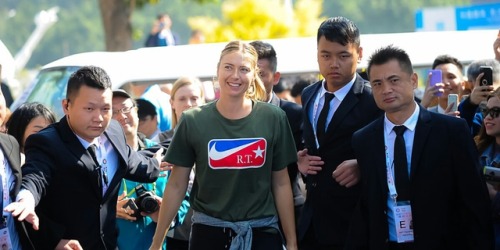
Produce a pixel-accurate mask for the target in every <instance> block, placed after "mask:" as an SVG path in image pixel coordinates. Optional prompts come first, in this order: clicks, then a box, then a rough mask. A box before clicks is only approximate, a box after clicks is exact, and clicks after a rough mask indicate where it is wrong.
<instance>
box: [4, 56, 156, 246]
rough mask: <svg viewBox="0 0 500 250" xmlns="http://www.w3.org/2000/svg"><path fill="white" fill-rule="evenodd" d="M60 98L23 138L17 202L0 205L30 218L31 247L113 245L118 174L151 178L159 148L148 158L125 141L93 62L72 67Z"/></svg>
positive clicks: (103, 80) (102, 78) (108, 92)
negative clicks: (52, 119)
mask: <svg viewBox="0 0 500 250" xmlns="http://www.w3.org/2000/svg"><path fill="white" fill-rule="evenodd" d="M62 105H63V109H64V112H65V116H64V117H63V118H62V119H61V120H60V121H59V122H57V123H55V124H53V125H51V126H49V127H48V128H46V129H44V130H42V131H40V132H39V133H37V134H34V135H31V136H30V137H29V138H28V140H27V141H26V145H25V153H26V163H25V165H24V166H23V168H22V172H23V179H22V190H21V191H20V193H19V194H18V196H17V199H18V200H19V202H14V203H12V204H10V205H9V206H8V207H7V208H6V210H7V211H10V212H12V214H13V215H14V216H19V218H18V219H19V220H26V221H28V222H30V223H31V224H33V229H35V231H32V232H31V233H30V236H32V239H33V243H34V244H35V246H36V247H39V248H43V249H54V248H56V249H63V248H64V249H82V248H83V249H115V248H116V237H117V233H118V232H117V230H116V225H115V224H116V223H115V222H116V221H115V220H116V202H117V196H118V189H119V186H120V183H121V181H122V178H127V179H130V180H133V181H137V182H153V181H155V180H156V178H157V177H158V175H159V172H160V169H159V162H160V154H161V150H159V151H158V152H157V153H156V154H155V158H149V157H145V156H143V155H141V154H139V153H137V152H135V151H134V150H131V149H130V147H128V146H127V144H126V141H125V136H124V133H123V130H122V128H121V126H120V125H119V124H118V123H117V122H116V121H111V116H112V109H111V106H112V90H111V82H110V79H109V77H108V75H107V74H106V72H104V70H103V69H101V68H98V67H93V66H89V67H82V68H81V69H79V70H78V71H76V72H75V73H73V74H72V75H71V77H70V79H69V81H68V88H67V93H66V99H65V100H63V102H62ZM35 205H36V213H35ZM38 216H39V217H38ZM39 218H40V219H39ZM38 220H40V227H39V226H38ZM30 229H31V228H30Z"/></svg>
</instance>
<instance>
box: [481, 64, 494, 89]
mask: <svg viewBox="0 0 500 250" xmlns="http://www.w3.org/2000/svg"><path fill="white" fill-rule="evenodd" d="M479 73H484V75H483V77H482V78H481V80H480V82H479V85H480V86H487V85H489V86H491V85H493V68H492V67H490V66H481V67H479Z"/></svg>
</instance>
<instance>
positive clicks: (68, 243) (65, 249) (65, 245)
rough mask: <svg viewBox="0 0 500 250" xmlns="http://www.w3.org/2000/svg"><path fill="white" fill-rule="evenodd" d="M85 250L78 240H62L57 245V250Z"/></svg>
mask: <svg viewBox="0 0 500 250" xmlns="http://www.w3.org/2000/svg"><path fill="white" fill-rule="evenodd" d="M73 249H74V250H83V247H82V246H81V245H80V242H78V240H66V239H61V240H60V241H59V243H58V244H57V246H56V248H55V250H73Z"/></svg>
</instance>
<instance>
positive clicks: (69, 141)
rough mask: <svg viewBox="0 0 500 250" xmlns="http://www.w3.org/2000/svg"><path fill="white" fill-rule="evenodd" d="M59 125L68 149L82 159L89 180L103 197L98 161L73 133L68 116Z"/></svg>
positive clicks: (97, 193)
mask: <svg viewBox="0 0 500 250" xmlns="http://www.w3.org/2000/svg"><path fill="white" fill-rule="evenodd" d="M57 126H58V127H59V131H60V132H59V133H60V134H61V138H62V140H63V141H64V142H65V144H66V147H67V148H68V150H67V151H68V152H71V153H72V154H73V156H74V157H75V158H77V159H80V161H81V162H82V163H83V164H84V165H85V167H86V168H87V170H88V172H89V176H88V177H89V181H90V183H91V184H92V187H93V189H94V192H95V194H96V195H97V196H98V197H102V191H101V189H100V188H99V183H98V181H100V180H99V179H98V175H97V172H96V170H95V169H96V167H97V166H96V163H95V162H94V160H93V159H92V157H91V156H90V154H89V153H88V152H87V149H86V148H83V145H82V143H81V142H80V141H79V140H78V138H77V137H76V135H75V133H73V131H72V130H71V128H70V127H69V125H68V120H67V119H66V116H65V117H63V118H62V119H61V120H60V121H59V124H58V125H57Z"/></svg>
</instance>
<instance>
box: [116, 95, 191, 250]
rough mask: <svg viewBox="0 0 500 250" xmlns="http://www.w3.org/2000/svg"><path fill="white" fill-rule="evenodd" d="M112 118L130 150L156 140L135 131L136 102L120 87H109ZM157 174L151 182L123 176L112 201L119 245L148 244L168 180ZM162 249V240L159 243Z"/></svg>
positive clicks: (151, 144) (179, 218)
mask: <svg viewBox="0 0 500 250" xmlns="http://www.w3.org/2000/svg"><path fill="white" fill-rule="evenodd" d="M113 119H115V120H117V121H118V122H119V123H120V125H121V126H122V128H123V131H124V132H125V137H126V141H127V144H128V145H129V146H130V147H131V148H132V149H133V150H144V149H147V148H150V147H156V146H157V144H156V143H155V142H153V141H152V140H149V139H147V138H146V137H145V136H144V135H143V134H141V133H139V132H137V128H138V125H139V118H138V116H137V105H136V103H135V102H134V100H133V99H132V98H131V97H130V95H129V94H128V93H127V92H125V91H123V90H115V91H113ZM169 175H170V171H169V172H168V173H167V176H166V177H160V178H158V179H157V180H156V182H154V183H147V184H146V183H138V182H133V181H129V180H123V181H122V183H121V187H120V192H121V195H120V196H119V197H118V203H117V204H116V211H117V212H116V217H117V218H118V220H117V223H116V224H117V226H118V230H119V235H118V248H119V249H125V250H126V249H134V250H136V249H147V247H148V246H149V245H150V244H151V240H152V238H153V235H154V232H155V229H156V221H157V219H158V209H159V207H160V204H161V201H162V198H161V197H162V196H163V190H164V189H165V185H166V183H167V180H168V176H169ZM188 208H189V203H188V202H187V200H186V201H185V202H184V203H183V204H182V206H181V208H180V209H179V212H178V213H177V216H176V220H175V222H174V225H172V226H177V225H179V224H181V223H182V221H183V220H184V217H185V215H186V213H187V210H188ZM163 249H166V243H165V242H164V243H163Z"/></svg>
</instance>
